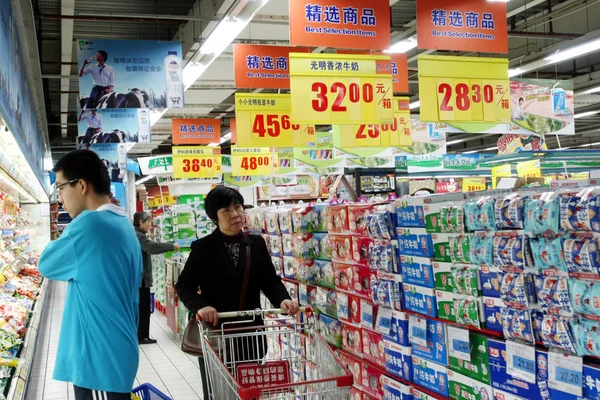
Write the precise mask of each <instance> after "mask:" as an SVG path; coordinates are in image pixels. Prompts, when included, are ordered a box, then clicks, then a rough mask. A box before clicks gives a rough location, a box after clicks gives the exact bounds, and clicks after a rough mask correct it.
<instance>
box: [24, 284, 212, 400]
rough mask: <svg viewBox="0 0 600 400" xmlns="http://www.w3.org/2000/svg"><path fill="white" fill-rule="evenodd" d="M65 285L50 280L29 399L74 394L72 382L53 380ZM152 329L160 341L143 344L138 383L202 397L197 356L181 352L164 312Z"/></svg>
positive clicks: (184, 398) (188, 398)
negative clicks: (70, 383)
mask: <svg viewBox="0 0 600 400" xmlns="http://www.w3.org/2000/svg"><path fill="white" fill-rule="evenodd" d="M66 288H67V286H66V284H64V283H60V282H51V283H50V285H49V286H48V290H49V291H48V298H47V303H46V309H45V313H44V318H43V319H42V324H41V326H40V335H39V338H38V343H37V349H36V361H35V364H34V367H33V369H32V371H31V381H30V383H29V387H28V391H27V399H28V400H59V399H61V400H65V399H67V400H73V399H74V398H75V397H74V395H73V388H72V386H69V385H67V384H66V383H63V382H57V381H53V380H52V372H53V369H54V361H55V359H56V351H57V349H58V337H59V333H60V324H61V320H62V312H63V304H64V301H65V293H66ZM150 333H151V336H152V337H153V338H155V339H156V340H158V344H156V345H146V346H141V347H140V349H141V351H140V367H139V370H138V376H137V379H136V382H135V384H136V385H138V384H140V383H151V384H152V385H154V386H156V387H157V388H158V389H160V390H161V391H162V392H164V393H165V394H167V395H169V396H170V397H171V398H172V399H174V400H199V399H201V398H202V383H201V380H200V372H199V368H198V359H197V358H194V357H191V356H187V355H186V354H184V353H182V352H181V350H180V345H181V341H180V340H179V339H178V338H177V335H175V334H174V333H173V332H171V330H170V329H169V328H168V327H167V319H166V317H165V316H164V315H162V314H160V313H155V314H153V316H152V322H151V327H150Z"/></svg>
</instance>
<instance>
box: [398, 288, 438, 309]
mask: <svg viewBox="0 0 600 400" xmlns="http://www.w3.org/2000/svg"><path fill="white" fill-rule="evenodd" d="M402 287H403V289H404V303H405V306H406V309H407V310H409V311H414V312H417V313H419V314H423V315H429V316H430V317H437V305H436V299H435V290H434V289H430V288H424V287H421V286H416V285H411V284H408V283H405V284H404V285H403V286H402Z"/></svg>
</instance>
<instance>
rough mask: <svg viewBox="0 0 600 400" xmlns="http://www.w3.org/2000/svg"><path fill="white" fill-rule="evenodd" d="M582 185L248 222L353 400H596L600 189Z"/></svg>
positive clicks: (319, 210) (274, 211)
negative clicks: (345, 375) (342, 369)
mask: <svg viewBox="0 0 600 400" xmlns="http://www.w3.org/2000/svg"><path fill="white" fill-rule="evenodd" d="M586 183H587V182H586V181H582V183H581V185H582V186H583V187H580V188H569V189H560V190H556V191H553V192H549V191H548V189H539V188H538V189H521V190H519V191H516V190H504V191H501V190H497V191H488V192H478V193H465V194H462V193H461V194H449V195H432V196H428V197H404V198H400V199H397V200H396V201H395V202H394V203H393V204H392V203H355V204H352V203H348V204H336V205H327V206H325V205H323V204H316V205H307V206H298V207H296V208H290V207H279V208H275V207H271V208H259V209H253V210H249V212H248V220H249V221H250V222H249V228H250V231H251V233H260V234H262V235H263V237H264V238H265V241H266V242H267V245H268V248H269V250H270V252H271V255H272V257H273V263H274V264H275V266H276V269H277V271H278V273H279V274H280V275H281V276H282V279H283V281H284V284H285V286H286V287H287V288H288V290H289V292H290V294H291V295H292V298H294V299H296V300H298V301H299V302H300V303H301V304H302V305H310V306H312V307H313V309H314V310H315V311H316V314H317V321H316V323H317V326H318V328H319V331H320V333H321V334H322V335H323V336H324V338H325V339H326V340H327V341H328V342H329V343H330V345H331V346H333V347H335V348H336V349H337V352H338V355H339V356H340V359H341V360H342V361H343V362H344V363H345V365H346V366H347V367H348V369H349V370H350V371H351V372H352V374H353V376H354V389H353V393H352V396H353V397H352V399H396V398H399V399H408V398H411V397H410V396H413V397H412V398H438V399H445V398H452V399H492V398H496V399H507V398H510V399H525V398H526V399H577V398H588V399H592V398H593V399H597V398H599V396H600V394H599V393H598V390H599V389H600V387H599V386H598V385H596V382H598V381H600V365H599V364H597V363H596V362H595V361H596V358H597V357H600V345H599V343H600V337H599V336H598V335H599V334H598V332H600V306H599V305H598V304H599V303H600V301H599V300H598V298H599V297H600V285H599V284H598V282H599V278H600V254H599V252H598V246H599V245H600V243H599V242H598V239H599V238H600V201H599V200H600V197H599V196H600V188H598V187H585V184H586ZM322 220H324V221H326V222H325V223H319V222H318V221H322ZM424 396H426V397H424Z"/></svg>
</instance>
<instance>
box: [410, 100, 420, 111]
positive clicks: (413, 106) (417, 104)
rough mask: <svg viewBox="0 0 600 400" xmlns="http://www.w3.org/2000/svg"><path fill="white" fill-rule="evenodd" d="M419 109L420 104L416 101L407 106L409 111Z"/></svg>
mask: <svg viewBox="0 0 600 400" xmlns="http://www.w3.org/2000/svg"><path fill="white" fill-rule="evenodd" d="M419 107H421V102H420V101H418V100H417V101H415V102H412V103H410V104H409V105H408V108H409V109H411V110H412V109H415V108H419Z"/></svg>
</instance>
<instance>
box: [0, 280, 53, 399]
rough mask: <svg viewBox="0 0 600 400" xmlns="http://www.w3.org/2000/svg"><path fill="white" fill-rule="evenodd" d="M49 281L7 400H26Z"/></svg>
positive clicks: (37, 304) (44, 284) (36, 308)
mask: <svg viewBox="0 0 600 400" xmlns="http://www.w3.org/2000/svg"><path fill="white" fill-rule="evenodd" d="M48 282H49V281H48V280H47V279H44V281H43V282H42V285H41V287H40V294H39V296H38V299H37V301H36V302H35V304H34V306H33V310H32V315H31V318H30V320H29V325H28V327H27V333H26V334H25V341H24V342H23V345H22V347H21V348H22V350H21V354H20V357H19V366H18V367H17V369H16V371H15V373H14V375H13V377H12V379H11V382H10V389H9V390H8V396H7V399H11V400H24V399H25V393H26V389H27V384H28V380H29V376H30V374H31V368H32V365H33V360H34V357H35V350H36V344H37V338H38V334H39V329H40V324H41V320H42V315H43V312H44V306H45V302H46V292H47V291H48Z"/></svg>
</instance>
